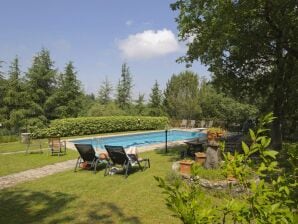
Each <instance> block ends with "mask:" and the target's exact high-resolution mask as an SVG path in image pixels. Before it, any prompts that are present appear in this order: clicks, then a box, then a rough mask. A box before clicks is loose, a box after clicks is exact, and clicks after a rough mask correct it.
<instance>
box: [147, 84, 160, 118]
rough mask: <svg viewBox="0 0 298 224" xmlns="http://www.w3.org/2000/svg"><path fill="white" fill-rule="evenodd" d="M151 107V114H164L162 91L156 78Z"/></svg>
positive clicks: (150, 102)
mask: <svg viewBox="0 0 298 224" xmlns="http://www.w3.org/2000/svg"><path fill="white" fill-rule="evenodd" d="M149 107H150V112H149V113H150V115H151V116H160V115H161V114H162V93H161V90H160V89H159V84H158V82H157V81H156V80H155V83H154V85H153V87H152V89H151V94H150V99H149Z"/></svg>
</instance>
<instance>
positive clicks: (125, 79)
mask: <svg viewBox="0 0 298 224" xmlns="http://www.w3.org/2000/svg"><path fill="white" fill-rule="evenodd" d="M132 87H133V83H132V76H131V74H130V71H129V67H128V66H127V64H126V63H124V64H123V65H122V69H121V79H120V80H119V83H118V86H117V99H116V101H117V103H118V105H119V107H120V108H121V109H122V110H123V109H125V108H127V107H128V106H129V104H130V102H131V91H132Z"/></svg>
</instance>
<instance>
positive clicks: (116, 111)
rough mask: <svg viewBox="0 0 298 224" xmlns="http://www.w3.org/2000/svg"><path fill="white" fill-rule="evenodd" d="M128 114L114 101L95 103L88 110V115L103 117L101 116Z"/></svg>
mask: <svg viewBox="0 0 298 224" xmlns="http://www.w3.org/2000/svg"><path fill="white" fill-rule="evenodd" d="M119 115H126V113H125V111H124V110H122V109H121V108H119V107H118V105H117V104H115V103H114V102H110V103H108V104H104V105H103V104H99V103H95V104H93V105H92V106H91V107H90V109H89V110H88V112H87V116H90V117H101V116H119Z"/></svg>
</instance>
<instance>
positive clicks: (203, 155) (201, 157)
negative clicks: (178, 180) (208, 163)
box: [195, 152, 206, 165]
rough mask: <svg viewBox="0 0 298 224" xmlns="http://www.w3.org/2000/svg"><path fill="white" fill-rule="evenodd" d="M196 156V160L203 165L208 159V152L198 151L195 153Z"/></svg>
mask: <svg viewBox="0 0 298 224" xmlns="http://www.w3.org/2000/svg"><path fill="white" fill-rule="evenodd" d="M195 156H196V162H197V163H198V164H201V165H203V164H204V163H205V160H206V153H203V152H197V153H195Z"/></svg>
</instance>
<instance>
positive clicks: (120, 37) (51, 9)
mask: <svg viewBox="0 0 298 224" xmlns="http://www.w3.org/2000/svg"><path fill="white" fill-rule="evenodd" d="M172 2H173V1H168V0H162V1H161V0H126V1H123V0H97V1H96V0H88V1H87V0H85V1H84V0H51V1H45V0H44V1H43V0H26V1H22V0H18V1H17V0H0V3H1V7H0V27H1V32H0V60H1V61H5V64H4V70H6V69H7V67H8V65H9V62H10V61H11V60H12V59H13V58H14V57H15V55H18V56H19V58H20V64H21V68H22V71H24V72H25V71H26V70H27V68H28V67H29V66H30V65H31V61H32V57H33V56H34V55H35V54H36V52H38V51H39V50H40V49H41V48H42V47H45V48H47V49H49V50H50V53H51V57H52V59H53V60H54V61H55V66H56V67H57V68H59V70H60V71H62V69H63V67H64V65H65V64H66V63H67V62H68V61H70V60H71V61H73V62H74V66H75V67H76V70H77V72H78V79H79V80H81V82H82V84H83V87H84V89H85V91H86V92H88V93H91V92H93V93H96V92H97V90H98V88H99V86H100V84H101V82H102V81H103V80H104V79H105V77H106V76H107V77H108V79H109V80H110V81H111V82H112V83H113V85H114V86H115V85H116V84H117V82H118V80H119V77H120V70H121V64H122V63H123V62H127V63H128V65H129V67H130V70H131V73H132V75H133V80H134V85H135V86H134V91H133V92H134V96H137V95H138V93H139V92H140V93H145V94H146V95H147V97H148V94H149V93H150V90H151V88H152V85H153V83H154V81H155V80H157V81H158V82H159V83H160V85H161V88H164V87H165V84H166V82H167V80H168V79H169V78H170V77H171V75H172V74H173V73H175V74H177V73H179V72H180V71H183V70H184V69H185V65H184V64H177V63H176V62H175V60H176V59H177V58H178V57H179V56H182V55H183V54H184V52H185V46H184V45H183V44H182V43H178V38H177V34H178V31H177V24H176V23H175V21H174V19H175V16H176V12H173V11H172V10H171V9H170V7H169V4H170V3H172ZM191 70H193V71H195V72H196V73H198V74H199V75H200V76H204V77H207V78H208V77H209V72H208V71H207V68H206V67H204V66H202V65H201V64H200V63H199V62H196V63H194V64H193V67H192V68H191Z"/></svg>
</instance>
